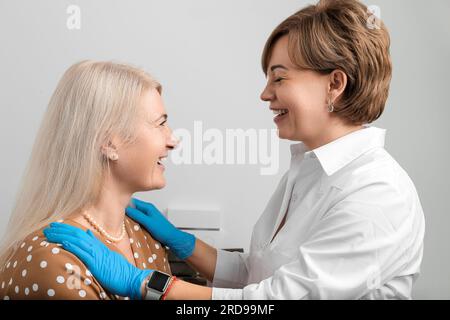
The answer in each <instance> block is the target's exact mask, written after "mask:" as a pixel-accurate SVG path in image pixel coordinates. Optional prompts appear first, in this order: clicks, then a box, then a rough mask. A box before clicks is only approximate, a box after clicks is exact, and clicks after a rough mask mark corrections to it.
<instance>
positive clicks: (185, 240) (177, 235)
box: [126, 198, 195, 260]
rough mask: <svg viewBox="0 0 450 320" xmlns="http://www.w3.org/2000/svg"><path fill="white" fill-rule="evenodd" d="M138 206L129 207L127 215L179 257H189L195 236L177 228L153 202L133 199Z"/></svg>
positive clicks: (192, 250) (192, 249) (193, 247)
mask: <svg viewBox="0 0 450 320" xmlns="http://www.w3.org/2000/svg"><path fill="white" fill-rule="evenodd" d="M132 202H133V204H134V205H135V206H136V208H131V207H127V208H126V213H127V215H128V216H129V217H130V218H131V219H133V220H135V221H137V222H139V223H140V224H141V225H143V226H144V227H145V229H147V231H148V232H150V234H151V235H152V237H153V238H155V239H157V240H158V241H160V242H161V243H163V244H164V245H166V246H168V247H169V248H170V250H171V251H172V252H173V253H174V254H175V255H176V256H177V257H178V258H179V259H182V260H184V259H187V258H189V257H190V256H191V255H192V253H193V252H194V249H195V236H194V235H192V234H190V233H187V232H184V231H181V230H179V229H177V228H176V227H175V226H174V225H173V224H171V223H170V222H169V221H168V220H167V219H166V217H164V216H163V214H162V213H161V212H160V211H159V210H158V209H157V208H156V207H155V206H154V205H153V204H151V203H148V202H144V201H141V200H138V199H136V198H133V199H132Z"/></svg>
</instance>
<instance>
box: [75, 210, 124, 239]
mask: <svg viewBox="0 0 450 320" xmlns="http://www.w3.org/2000/svg"><path fill="white" fill-rule="evenodd" d="M83 217H84V218H85V219H86V221H87V222H89V223H90V224H91V225H92V226H93V227H94V228H95V229H97V231H98V232H100V233H101V234H102V235H103V236H105V237H106V239H108V240H109V241H111V242H119V241H121V240H122V239H123V237H125V233H126V230H125V221H124V222H123V224H122V233H121V234H120V236H119V237H113V236H112V235H110V234H109V233H108V232H106V230H105V229H103V228H102V227H101V226H100V225H99V224H98V223H97V222H96V221H95V220H94V218H92V216H91V215H90V214H89V213H86V212H85V213H83Z"/></svg>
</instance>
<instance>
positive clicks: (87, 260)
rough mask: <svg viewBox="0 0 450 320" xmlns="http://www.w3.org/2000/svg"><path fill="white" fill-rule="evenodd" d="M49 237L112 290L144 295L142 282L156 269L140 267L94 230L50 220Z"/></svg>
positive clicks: (134, 297) (117, 293)
mask: <svg viewBox="0 0 450 320" xmlns="http://www.w3.org/2000/svg"><path fill="white" fill-rule="evenodd" d="M44 235H45V236H46V237H47V239H48V241H50V242H54V243H60V244H62V246H63V248H64V249H66V250H67V251H70V252H71V253H73V254H74V255H76V256H77V257H78V258H79V259H80V260H81V261H83V263H84V264H85V265H86V266H87V268H88V269H89V271H90V272H91V273H92V275H93V276H94V277H95V278H96V279H97V281H98V282H100V284H101V285H102V286H103V287H105V288H106V289H107V290H108V291H109V292H111V293H112V294H116V295H119V296H122V297H131V298H132V299H142V293H141V285H142V283H143V281H144V280H145V278H146V277H147V276H149V275H150V274H151V273H152V272H153V270H151V269H147V270H141V269H138V268H136V267H135V266H133V265H132V264H131V263H129V262H128V260H127V259H125V257H123V256H122V255H120V254H118V253H117V252H114V251H112V250H110V249H109V248H108V247H107V246H105V245H104V244H103V243H102V242H101V241H100V240H98V239H97V238H96V237H95V236H94V234H93V233H92V231H91V230H88V231H87V232H84V231H83V230H81V229H79V228H77V227H74V226H71V225H68V224H64V223H57V222H54V223H51V224H50V227H49V228H46V229H44Z"/></svg>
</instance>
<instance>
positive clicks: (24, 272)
mask: <svg viewBox="0 0 450 320" xmlns="http://www.w3.org/2000/svg"><path fill="white" fill-rule="evenodd" d="M64 223H67V224H70V225H73V226H76V227H78V228H80V229H83V230H86V228H85V227H84V226H82V225H80V224H79V223H77V222H75V221H72V220H65V221H64ZM125 228H126V230H127V233H128V235H129V237H130V246H131V251H132V252H133V256H134V262H135V265H136V266H137V267H138V268H140V269H153V270H159V271H162V272H165V273H169V274H171V270H170V267H169V263H168V257H167V252H166V249H165V247H164V246H162V245H161V243H159V242H158V241H156V240H154V239H153V238H152V237H151V235H150V234H149V233H148V232H147V231H146V230H145V229H144V228H142V227H141V226H140V225H139V224H138V223H136V222H135V221H133V220H132V219H130V218H129V217H126V220H125ZM43 229H44V228H43ZM43 229H41V230H39V231H36V232H34V233H33V234H31V235H29V236H28V237H27V238H26V239H25V240H23V241H22V243H21V244H20V245H19V247H18V248H17V250H16V251H15V252H14V255H13V256H12V257H11V258H10V259H9V260H8V261H7V262H6V263H5V265H4V266H0V299H3V300H10V299H40V300H42V299H58V300H66V299H67V300H69V299H71V300H74V299H76V300H85V299H89V300H110V299H111V300H115V299H120V300H128V299H129V297H120V296H116V295H113V294H111V293H109V292H108V291H107V290H106V289H105V288H103V287H102V286H101V285H100V283H99V282H98V281H97V280H96V279H95V278H94V277H93V275H92V274H91V272H90V271H89V270H88V269H87V268H86V266H85V265H84V264H83V263H82V262H81V261H80V260H79V259H78V258H77V257H76V256H74V255H73V254H72V253H70V252H68V251H66V250H64V249H63V248H62V247H61V245H59V244H53V243H49V242H47V241H46V238H45V236H44V235H43V233H42V230H43ZM95 235H96V237H97V238H98V239H100V240H102V241H103V243H104V244H105V245H106V246H108V247H109V248H110V249H111V250H114V251H116V252H119V253H120V251H119V250H118V249H117V247H116V246H114V244H112V243H111V242H109V241H108V240H107V239H106V238H103V237H102V236H101V235H99V234H98V233H96V234H95Z"/></svg>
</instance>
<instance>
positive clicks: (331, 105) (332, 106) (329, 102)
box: [328, 99, 334, 113]
mask: <svg viewBox="0 0 450 320" xmlns="http://www.w3.org/2000/svg"><path fill="white" fill-rule="evenodd" d="M328 112H329V113H333V112H334V103H333V102H331V99H329V100H328Z"/></svg>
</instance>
